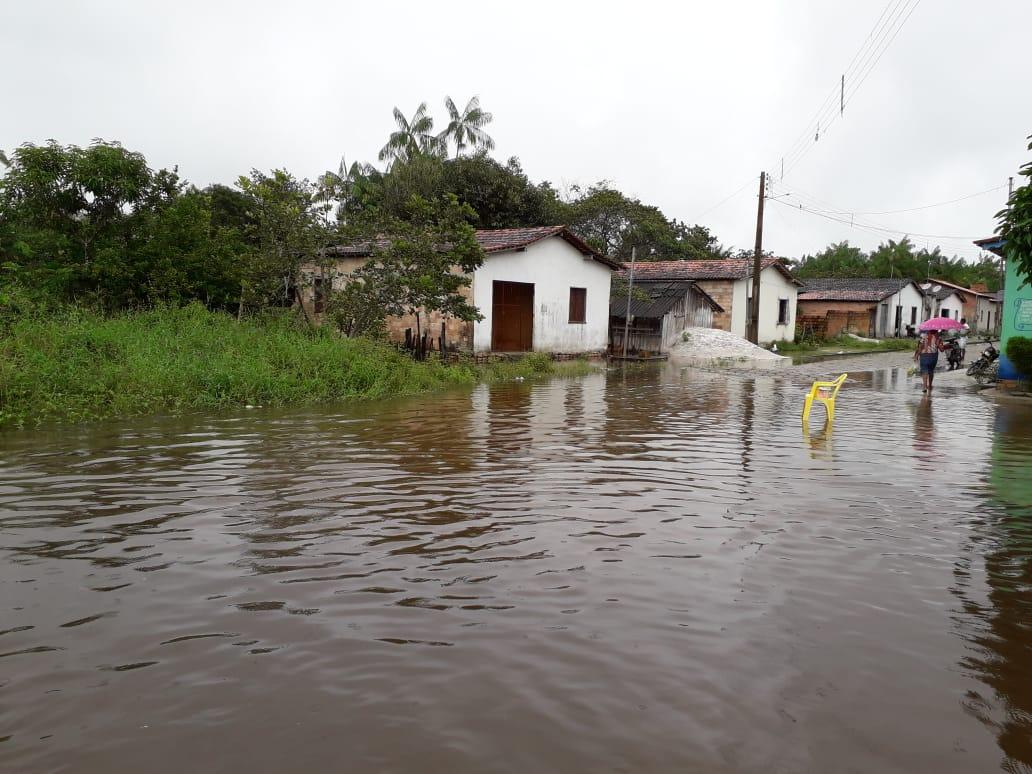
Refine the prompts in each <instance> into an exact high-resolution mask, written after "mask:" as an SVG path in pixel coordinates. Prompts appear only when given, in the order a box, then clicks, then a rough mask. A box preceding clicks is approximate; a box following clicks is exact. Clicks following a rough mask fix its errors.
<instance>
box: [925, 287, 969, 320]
mask: <svg viewBox="0 0 1032 774" xmlns="http://www.w3.org/2000/svg"><path fill="white" fill-rule="evenodd" d="M921 292H922V293H924V294H925V299H926V305H927V308H928V310H929V314H928V316H929V317H945V318H947V319H949V320H960V318H961V317H963V312H964V305H965V304H966V303H967V296H966V295H965V294H963V293H961V292H960V291H959V290H955V286H952V285H942V284H940V283H939V282H938V281H936V280H929V281H927V282H922V283H921Z"/></svg>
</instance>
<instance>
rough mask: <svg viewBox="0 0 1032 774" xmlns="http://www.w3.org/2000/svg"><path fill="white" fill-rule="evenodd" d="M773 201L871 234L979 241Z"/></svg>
mask: <svg viewBox="0 0 1032 774" xmlns="http://www.w3.org/2000/svg"><path fill="white" fill-rule="evenodd" d="M772 201H775V202H777V203H778V204H780V205H782V206H783V207H787V208H788V209H791V210H798V211H800V212H807V213H809V214H811V215H816V216H818V217H820V218H825V219H827V220H832V221H835V222H836V223H843V224H845V225H847V226H851V227H853V228H859V229H863V230H864V231H869V232H881V233H883V234H893V235H897V236H905V237H921V238H924V239H941V240H948V241H956V242H964V243H965V244H970V243H971V242H972V241H973V240H975V239H978V237H972V236H953V235H946V234H925V233H922V232H919V231H905V230H902V229H895V228H888V227H886V226H879V225H878V224H876V223H865V222H863V221H857V220H855V219H853V220H847V219H845V218H839V217H836V216H834V215H829V214H828V213H826V212H821V211H819V210H815V209H810V208H809V207H804V206H803V205H802V204H797V205H791V204H788V203H786V202H784V201H782V200H781V199H773V200H772ZM951 249H953V250H955V251H956V250H957V248H951Z"/></svg>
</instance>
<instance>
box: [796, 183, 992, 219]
mask: <svg viewBox="0 0 1032 774" xmlns="http://www.w3.org/2000/svg"><path fill="white" fill-rule="evenodd" d="M1006 187H1007V185H1006V184H1003V185H997V186H994V187H992V188H987V189H985V190H984V191H976V192H975V193H971V194H967V195H966V196H959V197H957V198H956V199H949V200H947V201H944V202H936V203H935V204H925V205H922V206H920V207H906V208H904V209H901V210H851V209H846V208H844V207H836V206H834V205H831V204H829V203H828V202H824V201H821V200H820V199H818V198H817V197H816V196H813V195H812V194H807V193H805V192H804V191H801V190H800V189H798V188H792V189H789V188H786V187H785V186H781V185H779V188H780V189H781V190H782V191H784V193H783V195H784V196H796V197H799V198H804V199H809V200H810V201H812V202H814V203H816V204H821V205H825V206H826V207H827V208H828V209H827V210H826V211H827V212H832V213H835V214H839V215H851V216H852V215H896V214H899V213H902V212H918V211H919V210H931V209H934V208H935V207H945V206H947V205H949V204H956V203H957V202H963V201H967V200H968V199H974V198H975V197H978V196H984V195H985V194H988V193H993V192H995V191H1000V190H1003V189H1004V188H1006Z"/></svg>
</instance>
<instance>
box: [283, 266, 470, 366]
mask: <svg viewBox="0 0 1032 774" xmlns="http://www.w3.org/2000/svg"><path fill="white" fill-rule="evenodd" d="M365 262H366V259H365V258H342V259H340V260H338V261H337V262H336V264H335V266H334V267H333V270H331V272H330V273H331V276H332V275H334V274H335V275H336V277H335V278H334V279H333V287H334V288H340V287H341V284H342V283H343V282H345V281H346V280H345V279H344V276H343V275H345V274H349V273H351V272H353V271H355V270H356V269H359V268H361V267H362V266H363V265H364V264H365ZM301 271H302V274H304V275H308V276H310V277H315V276H318V275H319V273H320V272H319V268H318V267H317V266H315V265H314V264H310V265H307V266H303V267H302V269H301ZM459 293H460V295H462V296H463V297H464V298H466V299H467V300H470V301H472V299H473V288H472V287H464V288H460V290H459ZM313 296H314V289H313V286H312V284H311V282H309V283H308V284H306V286H305V288H304V290H303V291H302V293H301V297H302V299H303V303H304V306H305V311H306V312H308V314H309V316H310V317H311V318H312V319H314V320H316V321H317V322H319V323H320V324H321V323H322V317H323V315H321V314H318V315H317V314H315V307H314V303H313V301H314V298H313ZM442 320H443V321H444V323H445V343H446V346H447V347H449V348H451V347H453V346H457V347H458V348H459V349H463V350H472V349H473V323H471V322H464V321H462V320H456V319H455V318H453V317H448V318H443V317H442V316H441V315H440V314H438V313H437V312H434V313H432V314H430V315H429V316H428V315H425V314H424V315H422V319H421V320H420V326H421V328H422V330H425V331H429V332H430V336H431V337H432V338H433V340H434V344H433V346H434V349H436V348H437V338H438V337H439V336H440V335H441V322H442ZM406 328H411V329H412V336H413V338H415V336H416V316H415V315H410V314H409V315H402V316H400V317H388V318H387V336H388V338H389V339H390V340H391V341H393V342H395V343H398V344H402V343H404V342H405V329H406Z"/></svg>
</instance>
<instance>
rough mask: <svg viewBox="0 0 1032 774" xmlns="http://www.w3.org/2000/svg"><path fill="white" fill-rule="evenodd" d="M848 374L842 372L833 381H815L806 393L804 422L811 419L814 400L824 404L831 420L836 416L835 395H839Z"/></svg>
mask: <svg viewBox="0 0 1032 774" xmlns="http://www.w3.org/2000/svg"><path fill="white" fill-rule="evenodd" d="M847 376H849V374H842V375H841V376H839V378H838V379H836V380H835V381H833V382H814V383H813V386H812V387H810V391H809V392H808V393H806V402H805V403H803V421H804V422H808V421H809V419H810V409H811V408H812V407H813V402H814V401H818V402H819V403H823V404H824V409H825V411H827V412H828V421H829V422H831V421H832V420H833V419H834V418H835V396H836V395H838V391H839V389H841V387H842V383H843V382H844V381H846V377H847Z"/></svg>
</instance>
